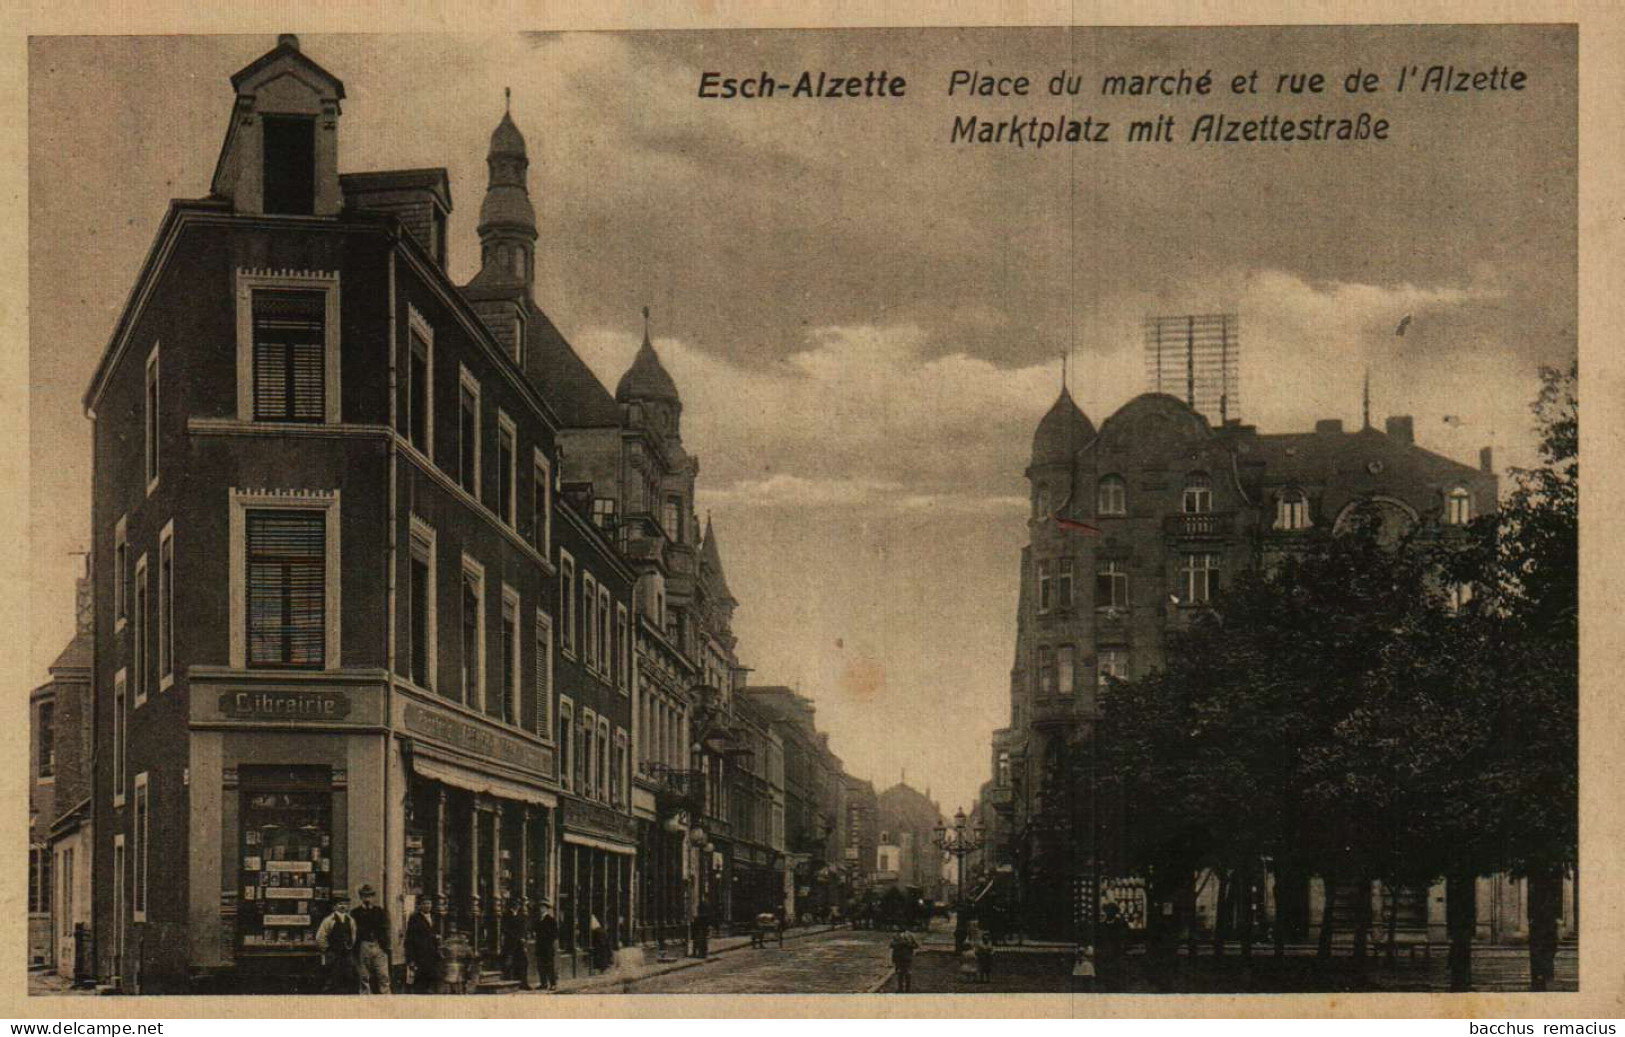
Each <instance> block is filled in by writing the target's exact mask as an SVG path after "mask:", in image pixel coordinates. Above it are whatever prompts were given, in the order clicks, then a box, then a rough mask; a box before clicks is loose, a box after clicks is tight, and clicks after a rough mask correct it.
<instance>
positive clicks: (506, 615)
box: [501, 586, 519, 725]
mask: <svg viewBox="0 0 1625 1037" xmlns="http://www.w3.org/2000/svg"><path fill="white" fill-rule="evenodd" d="M501 715H502V719H503V721H504V722H505V723H509V724H515V725H517V724H518V723H519V592H518V591H516V590H514V589H513V588H512V587H508V586H504V587H503V588H502V703H501Z"/></svg>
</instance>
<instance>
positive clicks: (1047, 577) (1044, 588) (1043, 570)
mask: <svg viewBox="0 0 1625 1037" xmlns="http://www.w3.org/2000/svg"><path fill="white" fill-rule="evenodd" d="M1051 565H1052V563H1050V562H1049V561H1047V560H1046V561H1041V562H1039V563H1038V614H1039V615H1041V616H1042V615H1044V614H1045V613H1047V612H1048V611H1049V610H1050V607H1051V604H1052V602H1051V600H1050V592H1051V589H1052V588H1051Z"/></svg>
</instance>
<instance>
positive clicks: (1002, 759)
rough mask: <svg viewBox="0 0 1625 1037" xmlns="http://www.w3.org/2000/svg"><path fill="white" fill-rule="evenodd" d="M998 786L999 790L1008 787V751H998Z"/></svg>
mask: <svg viewBox="0 0 1625 1037" xmlns="http://www.w3.org/2000/svg"><path fill="white" fill-rule="evenodd" d="M998 784H999V787H1000V788H1009V787H1010V750H1008V749H1001V750H999V769H998Z"/></svg>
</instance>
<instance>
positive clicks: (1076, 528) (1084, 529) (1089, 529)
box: [1055, 515, 1100, 536]
mask: <svg viewBox="0 0 1625 1037" xmlns="http://www.w3.org/2000/svg"><path fill="white" fill-rule="evenodd" d="M1055 524H1056V525H1057V526H1060V527H1061V529H1063V530H1065V531H1066V532H1069V533H1087V534H1089V535H1090V536H1099V535H1100V530H1098V529H1096V528H1095V527H1094V526H1091V525H1090V524H1089V523H1087V522H1079V521H1078V520H1077V519H1069V518H1065V517H1063V516H1061V515H1057V516H1055Z"/></svg>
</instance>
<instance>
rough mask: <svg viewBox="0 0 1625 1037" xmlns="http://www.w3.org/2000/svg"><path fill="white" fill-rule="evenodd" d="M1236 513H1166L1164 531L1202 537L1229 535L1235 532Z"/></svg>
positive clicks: (1175, 535)
mask: <svg viewBox="0 0 1625 1037" xmlns="http://www.w3.org/2000/svg"><path fill="white" fill-rule="evenodd" d="M1235 529H1236V515H1235V512H1233V511H1209V512H1202V513H1200V514H1194V515H1185V514H1180V515H1166V516H1164V517H1163V520H1162V531H1163V533H1165V534H1166V535H1168V536H1171V537H1183V538H1187V539H1201V538H1203V537H1227V536H1230V535H1231V534H1232V533H1234V532H1235Z"/></svg>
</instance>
